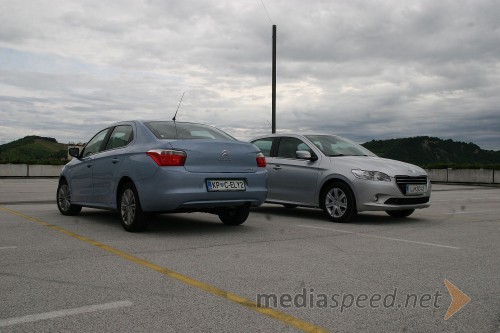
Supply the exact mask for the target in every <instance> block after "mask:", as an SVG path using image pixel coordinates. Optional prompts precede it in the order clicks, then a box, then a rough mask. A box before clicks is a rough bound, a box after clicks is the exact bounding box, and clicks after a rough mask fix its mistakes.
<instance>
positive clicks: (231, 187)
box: [207, 179, 246, 192]
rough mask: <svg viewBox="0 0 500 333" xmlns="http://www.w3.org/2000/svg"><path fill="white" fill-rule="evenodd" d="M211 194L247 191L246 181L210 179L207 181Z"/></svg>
mask: <svg viewBox="0 0 500 333" xmlns="http://www.w3.org/2000/svg"><path fill="white" fill-rule="evenodd" d="M207 190H208V191H209V192H215V191H219V192H223V191H245V190H246V187H245V181H244V180H235V179H209V180H207Z"/></svg>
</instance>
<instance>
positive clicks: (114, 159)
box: [111, 158, 120, 164]
mask: <svg viewBox="0 0 500 333" xmlns="http://www.w3.org/2000/svg"><path fill="white" fill-rule="evenodd" d="M118 162H120V160H119V159H118V158H113V159H112V160H111V163H113V164H116V163H118Z"/></svg>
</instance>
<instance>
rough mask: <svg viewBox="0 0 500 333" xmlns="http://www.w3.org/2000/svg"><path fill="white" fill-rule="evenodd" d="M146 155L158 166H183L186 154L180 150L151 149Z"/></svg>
mask: <svg viewBox="0 0 500 333" xmlns="http://www.w3.org/2000/svg"><path fill="white" fill-rule="evenodd" d="M146 154H147V155H148V156H149V157H151V158H152V159H153V160H154V161H155V162H156V164H158V165H159V166H183V165H184V163H185V162H186V158H187V154H186V153H185V152H183V151H180V150H163V149H152V150H150V151H148V152H146Z"/></svg>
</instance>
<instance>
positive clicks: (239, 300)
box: [0, 206, 329, 333]
mask: <svg viewBox="0 0 500 333" xmlns="http://www.w3.org/2000/svg"><path fill="white" fill-rule="evenodd" d="M0 210H2V211H4V212H7V213H10V214H12V215H16V216H19V217H22V218H23V219H26V220H28V221H32V222H35V223H37V224H39V225H42V226H44V227H47V228H49V229H52V230H56V231H59V232H61V233H63V234H65V235H68V236H70V237H73V238H76V239H78V240H81V241H82V242H85V243H88V244H90V245H93V246H96V247H98V248H100V249H102V250H104V251H107V252H110V253H112V254H114V255H116V256H118V257H121V258H123V259H126V260H128V261H131V262H133V263H136V264H138V265H140V266H143V267H146V268H149V269H151V270H153V271H156V272H159V273H161V274H163V275H166V276H169V277H171V278H173V279H176V280H178V281H180V282H182V283H184V284H187V285H190V286H192V287H195V288H198V289H200V290H203V291H206V292H208V293H210V294H212V295H215V296H218V297H221V298H223V299H226V300H228V301H231V302H233V303H236V304H239V305H241V306H244V307H246V308H248V309H251V310H253V311H256V312H258V313H260V314H263V315H265V316H268V317H270V318H273V319H276V320H279V321H281V322H282V323H285V324H287V325H289V326H293V327H295V328H297V329H299V330H301V331H304V332H308V333H322V332H329V331H328V330H327V329H325V328H323V327H320V326H317V325H314V324H311V323H308V322H306V321H303V320H301V319H299V318H296V317H293V316H291V315H288V314H286V313H284V312H281V311H277V310H274V309H272V308H269V307H265V306H262V305H261V306H259V305H257V303H256V302H254V301H252V300H249V299H246V298H244V297H241V296H238V295H236V294H233V293H231V292H228V291H225V290H222V289H219V288H217V287H215V286H212V285H209V284H206V283H204V282H201V281H198V280H196V279H193V278H191V277H189V276H187V275H183V274H181V273H177V272H175V271H173V270H170V269H168V268H166V267H161V266H159V265H156V264H154V263H152V262H149V261H147V260H144V259H141V258H138V257H136V256H133V255H131V254H128V253H126V252H123V251H121V250H118V249H115V248H113V247H111V246H108V245H106V244H104V243H101V242H98V241H95V240H93V239H90V238H87V237H85V236H81V235H79V234H76V233H74V232H72V231H69V230H66V229H63V228H61V227H58V226H56V225H53V224H50V223H48V222H45V221H42V220H39V219H37V218H35V217H32V216H29V215H26V214H23V213H21V212H17V211H15V210H11V209H9V208H5V207H1V206H0Z"/></svg>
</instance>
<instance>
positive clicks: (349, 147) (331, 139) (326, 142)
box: [306, 135, 377, 156]
mask: <svg viewBox="0 0 500 333" xmlns="http://www.w3.org/2000/svg"><path fill="white" fill-rule="evenodd" d="M306 138H308V139H309V140H310V141H311V142H312V143H314V145H315V146H316V147H318V149H319V150H321V152H322V153H323V154H325V155H326V156H377V155H375V154H374V153H372V152H371V151H369V150H368V149H366V148H364V147H363V146H361V145H359V144H357V143H355V142H353V141H351V140H349V139H344V138H341V137H339V136H334V135H306Z"/></svg>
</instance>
